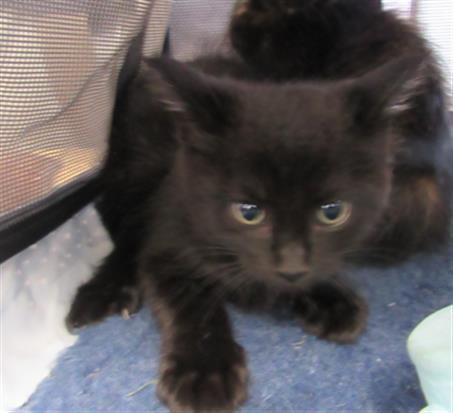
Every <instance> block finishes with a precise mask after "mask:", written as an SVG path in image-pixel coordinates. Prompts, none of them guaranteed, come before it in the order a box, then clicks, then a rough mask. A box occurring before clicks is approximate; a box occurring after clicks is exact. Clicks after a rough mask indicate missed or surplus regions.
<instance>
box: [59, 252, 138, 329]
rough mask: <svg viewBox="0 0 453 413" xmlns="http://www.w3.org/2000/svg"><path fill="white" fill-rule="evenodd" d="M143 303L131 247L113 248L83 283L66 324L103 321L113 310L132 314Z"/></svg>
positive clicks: (85, 323) (78, 324)
mask: <svg viewBox="0 0 453 413" xmlns="http://www.w3.org/2000/svg"><path fill="white" fill-rule="evenodd" d="M140 305H141V295H140V292H139V289H138V286H137V282H136V268H135V264H134V262H133V260H132V259H131V257H130V255H129V253H128V251H123V250H122V249H121V248H116V249H114V250H113V251H112V252H111V254H110V255H109V256H108V257H107V258H106V259H105V260H104V262H103V263H102V265H101V266H100V267H99V268H98V270H97V271H96V273H95V275H94V277H93V278H92V279H91V280H90V281H88V282H87V283H86V284H84V285H82V286H81V287H80V288H79V289H78V291H77V294H76V296H75V299H74V301H73V303H72V305H71V309H70V311H69V314H68V316H67V317H66V325H67V326H68V329H69V330H72V329H74V328H79V327H82V326H84V325H87V324H91V323H94V322H98V321H101V320H102V319H104V318H105V317H108V316H110V315H113V314H123V316H126V317H127V316H129V315H130V314H132V313H134V312H136V311H137V310H138V309H139V307H140Z"/></svg>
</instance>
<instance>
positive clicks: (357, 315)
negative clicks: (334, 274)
mask: <svg viewBox="0 0 453 413" xmlns="http://www.w3.org/2000/svg"><path fill="white" fill-rule="evenodd" d="M293 305H294V307H293V310H294V312H295V313H296V316H298V317H300V320H301V322H302V326H303V328H304V330H305V331H306V332H307V333H310V334H313V335H315V336H318V337H319V338H322V339H325V340H330V341H335V342H338V343H352V342H354V341H355V340H356V339H357V338H358V337H359V336H360V334H361V333H362V332H363V330H364V329H365V326H366V320H367V315H368V310H367V305H366V303H365V301H364V300H363V299H362V298H361V297H360V296H358V295H357V294H356V293H355V292H354V291H353V290H351V289H350V288H348V287H346V286H344V285H342V284H341V283H340V282H339V281H337V280H329V281H319V282H317V283H315V284H314V285H313V286H311V287H310V288H309V289H307V290H306V291H304V292H302V293H300V294H299V295H298V296H296V298H295V300H294V304H293Z"/></svg>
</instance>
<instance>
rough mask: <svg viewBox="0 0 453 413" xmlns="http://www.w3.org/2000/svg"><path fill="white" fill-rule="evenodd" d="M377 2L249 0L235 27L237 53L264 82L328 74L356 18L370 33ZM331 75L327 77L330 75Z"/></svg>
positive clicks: (237, 11) (235, 16)
mask: <svg viewBox="0 0 453 413" xmlns="http://www.w3.org/2000/svg"><path fill="white" fill-rule="evenodd" d="M378 3H379V2H378V1H376V0H357V1H346V0H339V1H338V0H337V1H331V0H244V1H241V2H238V6H237V7H236V9H235V12H234V13H233V16H232V20H231V24H230V39H231V44H232V46H233V48H234V49H235V50H236V52H238V54H239V55H240V56H241V57H242V59H243V60H244V61H245V62H247V63H248V64H249V65H250V66H251V67H252V68H253V70H254V71H255V72H256V73H257V74H258V75H259V76H260V77H264V78H273V79H278V80H285V79H288V78H289V79H291V78H302V77H316V78H320V77H323V76H326V75H328V73H330V72H328V71H329V67H330V66H331V64H329V62H328V59H329V56H331V55H332V53H333V51H334V50H337V49H338V50H339V52H338V53H341V50H342V46H341V45H340V44H339V43H340V42H343V41H345V34H346V35H349V36H348V37H349V40H348V39H347V40H348V41H349V43H351V35H350V34H349V33H347V30H346V33H344V32H345V27H347V26H349V24H343V25H342V24H341V22H342V21H349V20H350V19H351V17H350V16H353V15H355V16H357V19H355V20H354V21H355V25H354V33H357V32H358V29H357V28H358V26H363V31H364V32H365V31H366V30H367V27H368V23H367V20H368V19H370V20H371V21H372V20H373V19H374V16H373V15H372V13H374V12H375V11H376V10H379V8H380V7H379V5H378ZM326 71H327V72H326Z"/></svg>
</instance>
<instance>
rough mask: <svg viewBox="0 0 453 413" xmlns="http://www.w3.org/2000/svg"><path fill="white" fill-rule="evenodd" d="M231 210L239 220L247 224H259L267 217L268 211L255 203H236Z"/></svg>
mask: <svg viewBox="0 0 453 413" xmlns="http://www.w3.org/2000/svg"><path fill="white" fill-rule="evenodd" d="M231 212H232V214H233V217H234V218H235V219H236V220H237V221H239V222H240V223H241V224H245V225H259V224H261V223H262V222H263V221H264V218H266V212H264V210H263V209H261V208H260V207H259V206H258V205H255V204H243V203H234V204H232V205H231Z"/></svg>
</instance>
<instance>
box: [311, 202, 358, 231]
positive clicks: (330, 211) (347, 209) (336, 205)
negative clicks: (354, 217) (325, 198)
mask: <svg viewBox="0 0 453 413" xmlns="http://www.w3.org/2000/svg"><path fill="white" fill-rule="evenodd" d="M351 209H352V206H351V204H350V203H349V202H344V201H335V202H331V203H329V204H325V205H321V207H320V208H319V209H318V211H317V212H316V218H317V219H318V221H319V222H321V224H323V225H325V226H328V227H329V228H331V229H337V228H339V227H340V226H342V225H343V224H344V223H346V221H347V220H348V219H349V217H350V216H351Z"/></svg>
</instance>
